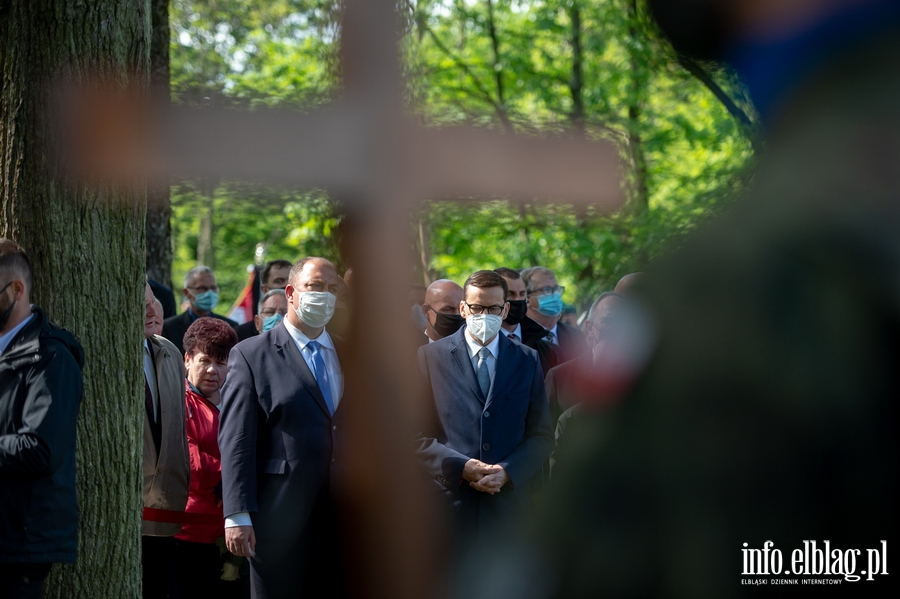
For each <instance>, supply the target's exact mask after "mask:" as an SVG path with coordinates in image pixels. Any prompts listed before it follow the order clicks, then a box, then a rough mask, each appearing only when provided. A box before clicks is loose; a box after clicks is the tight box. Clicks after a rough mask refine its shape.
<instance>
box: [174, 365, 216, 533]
mask: <svg viewBox="0 0 900 599" xmlns="http://www.w3.org/2000/svg"><path fill="white" fill-rule="evenodd" d="M184 385H185V393H184V401H185V415H186V417H187V427H186V428H187V440H188V451H189V453H190V458H191V486H190V489H189V490H188V500H187V506H186V507H185V508H184V511H185V515H186V522H185V524H184V526H183V527H182V529H181V533H180V534H177V535H175V538H176V539H181V540H182V541H191V542H193V543H215V542H216V539H217V538H219V537H223V536H225V521H224V516H223V514H222V507H221V506H220V505H217V501H218V499H217V496H216V493H215V489H216V487H217V486H218V485H219V483H220V482H221V481H222V466H221V465H220V462H219V460H220V456H219V442H218V441H217V436H218V434H219V409H218V408H217V407H216V406H215V405H213V404H212V403H211V402H210V401H209V400H208V399H206V398H205V397H203V396H202V395H200V393H198V392H197V391H196V390H194V388H193V387H191V385H190V383H188V382H187V380H185V381H184ZM190 515H196V516H194V517H193V518H192V517H191V516H190ZM203 515H205V516H207V518H203ZM203 520H208V521H209V522H210V523H201V522H202V521H203ZM192 521H193V522H192Z"/></svg>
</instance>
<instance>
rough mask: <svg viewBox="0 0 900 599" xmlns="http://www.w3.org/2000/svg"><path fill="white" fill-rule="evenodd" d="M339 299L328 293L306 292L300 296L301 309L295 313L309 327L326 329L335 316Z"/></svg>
mask: <svg viewBox="0 0 900 599" xmlns="http://www.w3.org/2000/svg"><path fill="white" fill-rule="evenodd" d="M336 302H337V297H335V295H334V294H333V293H329V292H328V291H304V292H303V293H301V294H300V307H298V308H297V309H296V310H295V312H296V313H297V317H298V318H299V319H300V320H302V321H303V323H304V324H306V325H307V326H311V327H312V328H314V329H318V328H321V327H324V326H325V325H326V324H328V321H329V320H331V317H332V316H333V315H334V304H335V303H336Z"/></svg>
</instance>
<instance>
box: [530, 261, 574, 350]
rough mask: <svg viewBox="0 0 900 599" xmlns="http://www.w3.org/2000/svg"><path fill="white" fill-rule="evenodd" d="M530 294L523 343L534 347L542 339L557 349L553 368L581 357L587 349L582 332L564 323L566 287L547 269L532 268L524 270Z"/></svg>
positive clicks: (542, 267)
mask: <svg viewBox="0 0 900 599" xmlns="http://www.w3.org/2000/svg"><path fill="white" fill-rule="evenodd" d="M521 275H522V280H523V281H524V282H525V291H526V293H527V294H528V304H527V305H528V310H527V312H526V316H527V317H526V318H525V319H524V320H523V321H522V341H523V343H525V345H527V346H529V347H534V344H535V343H536V341H537V340H538V339H542V340H544V341H546V342H547V343H549V344H550V345H552V346H553V348H554V350H556V362H553V363H551V364H550V366H551V367H553V366H557V365H558V364H562V363H563V362H567V361H569V360H571V359H573V358H575V357H577V356H580V355H581V354H582V353H584V351H585V350H586V349H587V344H585V342H584V335H582V333H581V331H579V330H578V329H577V328H575V327H573V326H569V325H567V324H565V323H564V322H559V317H560V316H561V315H562V309H563V301H562V294H563V291H565V288H564V287H562V286H561V285H560V284H559V282H558V281H557V280H556V274H554V272H553V271H552V270H550V269H549V268H547V267H545V266H532V267H531V268H526V269H523V270H522V271H521Z"/></svg>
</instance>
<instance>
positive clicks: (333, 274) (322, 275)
mask: <svg viewBox="0 0 900 599" xmlns="http://www.w3.org/2000/svg"><path fill="white" fill-rule="evenodd" d="M298 276H299V278H300V280H301V281H324V282H327V283H335V284H336V283H337V271H336V270H334V269H333V268H332V267H330V266H328V265H327V264H322V263H320V262H307V263H306V264H304V265H303V268H302V269H301V270H300V273H299V274H298Z"/></svg>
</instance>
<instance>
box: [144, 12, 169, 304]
mask: <svg viewBox="0 0 900 599" xmlns="http://www.w3.org/2000/svg"><path fill="white" fill-rule="evenodd" d="M150 7H151V15H152V18H153V29H152V33H153V35H152V38H151V41H150V89H151V93H152V94H153V99H154V101H155V102H157V103H158V104H159V105H160V106H168V105H169V101H170V97H169V0H150ZM171 218H172V205H171V203H170V201H169V182H168V181H154V182H152V183H151V184H150V185H148V186H147V274H149V275H150V277H152V278H154V279H156V280H157V281H159V282H161V283H164V284H165V285H168V286H170V287H171V286H172V224H171Z"/></svg>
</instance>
